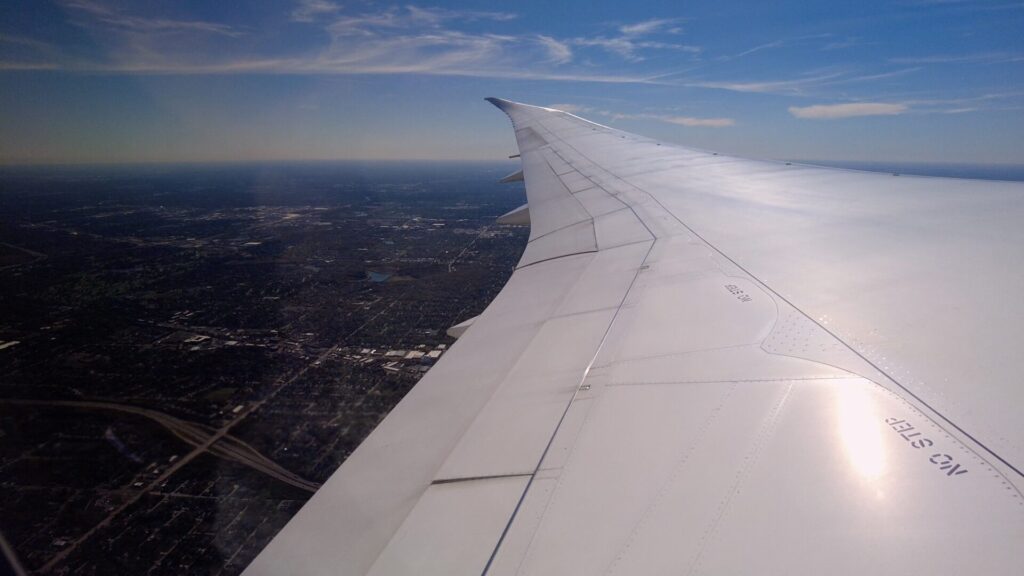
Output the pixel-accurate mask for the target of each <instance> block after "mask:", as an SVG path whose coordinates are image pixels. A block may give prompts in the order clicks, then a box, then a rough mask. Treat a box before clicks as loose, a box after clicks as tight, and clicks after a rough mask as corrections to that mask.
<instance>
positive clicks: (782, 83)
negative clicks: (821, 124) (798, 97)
mask: <svg viewBox="0 0 1024 576" xmlns="http://www.w3.org/2000/svg"><path fill="white" fill-rule="evenodd" d="M841 76H842V74H841V73H838V72H835V73H830V74H821V75H817V76H809V77H806V78H795V79H791V80H759V81H746V82H745V81H738V82H729V81H702V82H691V83H689V84H688V86H692V87H696V88H715V89H719V90H729V91H731V92H753V93H762V94H801V93H803V92H804V91H805V90H806V89H808V88H810V87H813V86H819V85H821V84H822V83H824V82H825V81H827V80H833V79H838V78H840V77H841Z"/></svg>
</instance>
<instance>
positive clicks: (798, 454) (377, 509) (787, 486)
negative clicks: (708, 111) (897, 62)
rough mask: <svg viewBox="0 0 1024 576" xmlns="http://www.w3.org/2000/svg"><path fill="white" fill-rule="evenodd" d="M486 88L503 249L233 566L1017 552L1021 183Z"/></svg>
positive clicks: (757, 561) (942, 562)
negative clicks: (596, 117) (443, 335)
mask: <svg viewBox="0 0 1024 576" xmlns="http://www.w3.org/2000/svg"><path fill="white" fill-rule="evenodd" d="M491 101H492V102H493V103H494V104H495V105H496V106H497V107H499V108H500V109H502V110H503V111H504V112H506V113H507V114H508V115H509V117H510V118H511V119H512V123H513V125H514V127H515V132H516V139H517V141H518V145H519V151H520V153H521V158H522V167H523V176H524V178H525V182H526V192H527V199H528V205H527V206H528V209H527V210H523V211H520V212H518V213H517V214H515V215H512V216H511V218H512V219H520V220H525V219H526V217H527V212H528V220H529V224H530V228H531V229H530V240H529V243H528V244H527V247H526V250H525V252H524V254H523V256H522V260H521V261H520V262H519V265H518V267H517V269H516V270H515V272H514V274H513V275H512V277H511V279H510V280H509V282H508V284H507V285H506V286H505V288H504V289H503V290H502V292H501V293H500V294H499V296H498V297H497V298H496V299H495V300H494V302H493V303H492V304H491V305H490V306H489V307H488V308H487V309H486V311H484V312H483V314H481V315H480V316H479V317H478V318H476V319H474V321H473V322H472V323H471V325H468V327H467V326H463V327H462V328H461V329H464V330H465V333H464V334H463V335H462V336H461V338H460V339H459V340H458V341H457V342H456V344H455V345H454V346H453V347H452V349H451V351H450V352H449V353H448V354H447V355H446V356H445V357H444V358H443V359H442V360H441V361H440V362H439V363H438V364H437V365H436V366H435V367H434V368H433V369H432V370H431V371H430V372H429V373H428V374H427V375H426V376H425V377H424V378H423V379H422V380H421V381H420V382H419V384H417V385H416V386H415V387H414V388H413V390H412V391H411V392H410V393H409V394H408V396H407V397H406V398H405V399H404V400H403V401H402V402H401V403H400V404H399V405H398V406H397V407H396V408H395V409H394V410H393V411H392V413H391V414H390V415H389V416H388V417H387V418H386V419H385V420H384V421H383V422H382V423H381V424H380V426H379V427H378V428H377V429H376V431H374V432H373V433H372V434H371V435H370V436H369V437H368V438H367V439H366V441H365V442H363V444H362V445H361V446H360V447H359V448H358V449H357V450H356V451H355V452H354V453H353V454H352V455H351V456H350V457H349V459H348V460H347V461H346V462H345V463H344V465H343V466H341V468H340V469H339V470H338V471H337V472H336V473H335V474H334V476H333V477H331V479H330V480H329V481H328V482H327V483H326V484H325V485H324V487H323V488H321V489H320V491H319V492H318V493H317V494H316V495H315V496H314V497H313V498H312V500H310V501H309V503H308V504H306V506H305V507H304V508H303V509H302V510H301V511H300V512H299V513H298V514H297V515H296V516H295V518H294V519H293V520H292V521H291V522H290V523H289V524H288V525H287V526H286V527H285V528H284V530H283V531H282V532H281V533H280V534H279V535H278V536H277V537H276V538H275V539H274V540H273V541H272V542H271V543H270V545H269V546H268V547H267V548H266V549H265V550H264V551H263V552H262V553H261V554H260V555H259V557H258V558H256V560H255V561H254V562H253V564H252V565H251V566H250V567H249V569H248V571H247V574H252V575H256V574H259V575H263V574H266V575H271V574H273V575H276V574H374V575H377V574H388V575H390V574H445V575H451V574H488V575H499V574H500V575H506V574H558V575H571V574H606V575H608V574H809V573H828V574H871V573H884V574H899V573H903V574H964V573H973V574H1005V573H1013V572H1017V571H1019V570H1020V569H1021V566H1024V498H1022V495H1021V489H1022V488H1024V476H1022V473H1021V470H1024V424H1022V423H1021V421H1020V419H1019V413H1020V407H1021V406H1022V405H1024V385H1022V382H1021V380H1020V374H1021V373H1022V369H1024V352H1022V351H1021V344H1022V343H1024V300H1022V295H1024V272H1022V270H1024V185H1022V184H1019V183H1008V182H982V181H971V180H955V179H944V178H926V177H913V176H905V175H887V174H875V173H867V172H857V171H848V170H834V169H825V168H819V167H813V166H804V165H797V164H789V163H780V162H762V161H752V160H746V159H741V158H735V157H730V156H725V155H721V154H716V153H712V152H705V151H699V150H693V149H687V148H681V147H678V146H674V145H670V144H666V143H662V142H658V141H656V140H652V139H650V138H644V137H641V136H636V135H633V134H629V133H626V132H621V131H619V130H615V129H613V128H608V127H605V126H601V125H599V124H595V123H592V122H588V121H586V120H583V119H581V118H578V117H576V116H573V115H571V114H567V113H564V112H560V111H557V110H552V109H548V108H540V107H535V106H528V105H524V104H518V103H513V102H509V101H506V100H498V99H491ZM510 178H511V177H510Z"/></svg>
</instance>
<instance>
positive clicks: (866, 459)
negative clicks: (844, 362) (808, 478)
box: [836, 382, 886, 480]
mask: <svg viewBox="0 0 1024 576" xmlns="http://www.w3.org/2000/svg"><path fill="white" fill-rule="evenodd" d="M873 400H874V398H873V396H872V395H871V391H870V390H869V389H868V388H867V387H866V386H865V385H864V384H863V383H861V382H850V383H843V384H840V385H839V386H836V412H837V415H838V422H839V437H840V438H841V440H842V443H843V448H844V450H845V452H846V457H847V459H848V461H849V463H850V466H851V467H852V468H853V469H854V470H855V471H856V472H857V474H859V475H860V476H861V477H862V478H864V479H865V480H877V479H878V478H880V477H881V476H882V474H884V473H885V463H886V462H885V461H886V453H885V445H884V443H883V439H882V429H881V427H880V425H881V422H882V420H881V418H880V417H879V415H878V412H877V410H876V409H875V403H874V401H873Z"/></svg>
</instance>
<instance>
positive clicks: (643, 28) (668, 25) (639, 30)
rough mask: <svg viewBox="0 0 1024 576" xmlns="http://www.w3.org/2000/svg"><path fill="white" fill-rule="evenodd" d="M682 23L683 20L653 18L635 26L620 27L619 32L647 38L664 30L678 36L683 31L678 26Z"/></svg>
mask: <svg viewBox="0 0 1024 576" xmlns="http://www.w3.org/2000/svg"><path fill="white" fill-rule="evenodd" d="M682 22H683V19H682V18H652V19H650V20H644V21H642V22H636V23H634V24H626V25H624V26H619V32H621V33H622V35H623V36H629V37H636V36H646V35H648V34H653V33H654V32H661V31H663V30H667V31H668V32H670V33H672V34H678V33H679V32H680V31H681V30H680V29H679V27H678V26H679V24H681V23H682Z"/></svg>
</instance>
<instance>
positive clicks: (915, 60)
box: [889, 52, 1024, 64]
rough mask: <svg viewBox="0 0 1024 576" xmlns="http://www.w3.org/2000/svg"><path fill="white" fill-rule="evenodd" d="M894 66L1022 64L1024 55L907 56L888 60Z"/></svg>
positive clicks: (993, 53)
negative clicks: (894, 64)
mask: <svg viewBox="0 0 1024 576" xmlns="http://www.w3.org/2000/svg"><path fill="white" fill-rule="evenodd" d="M889 61H890V62H894V63H896V64H1002V63H1006V62H1024V54H1017V53H1007V52H985V53H979V54H935V55H931V56H908V57H900V58H890V59H889Z"/></svg>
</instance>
